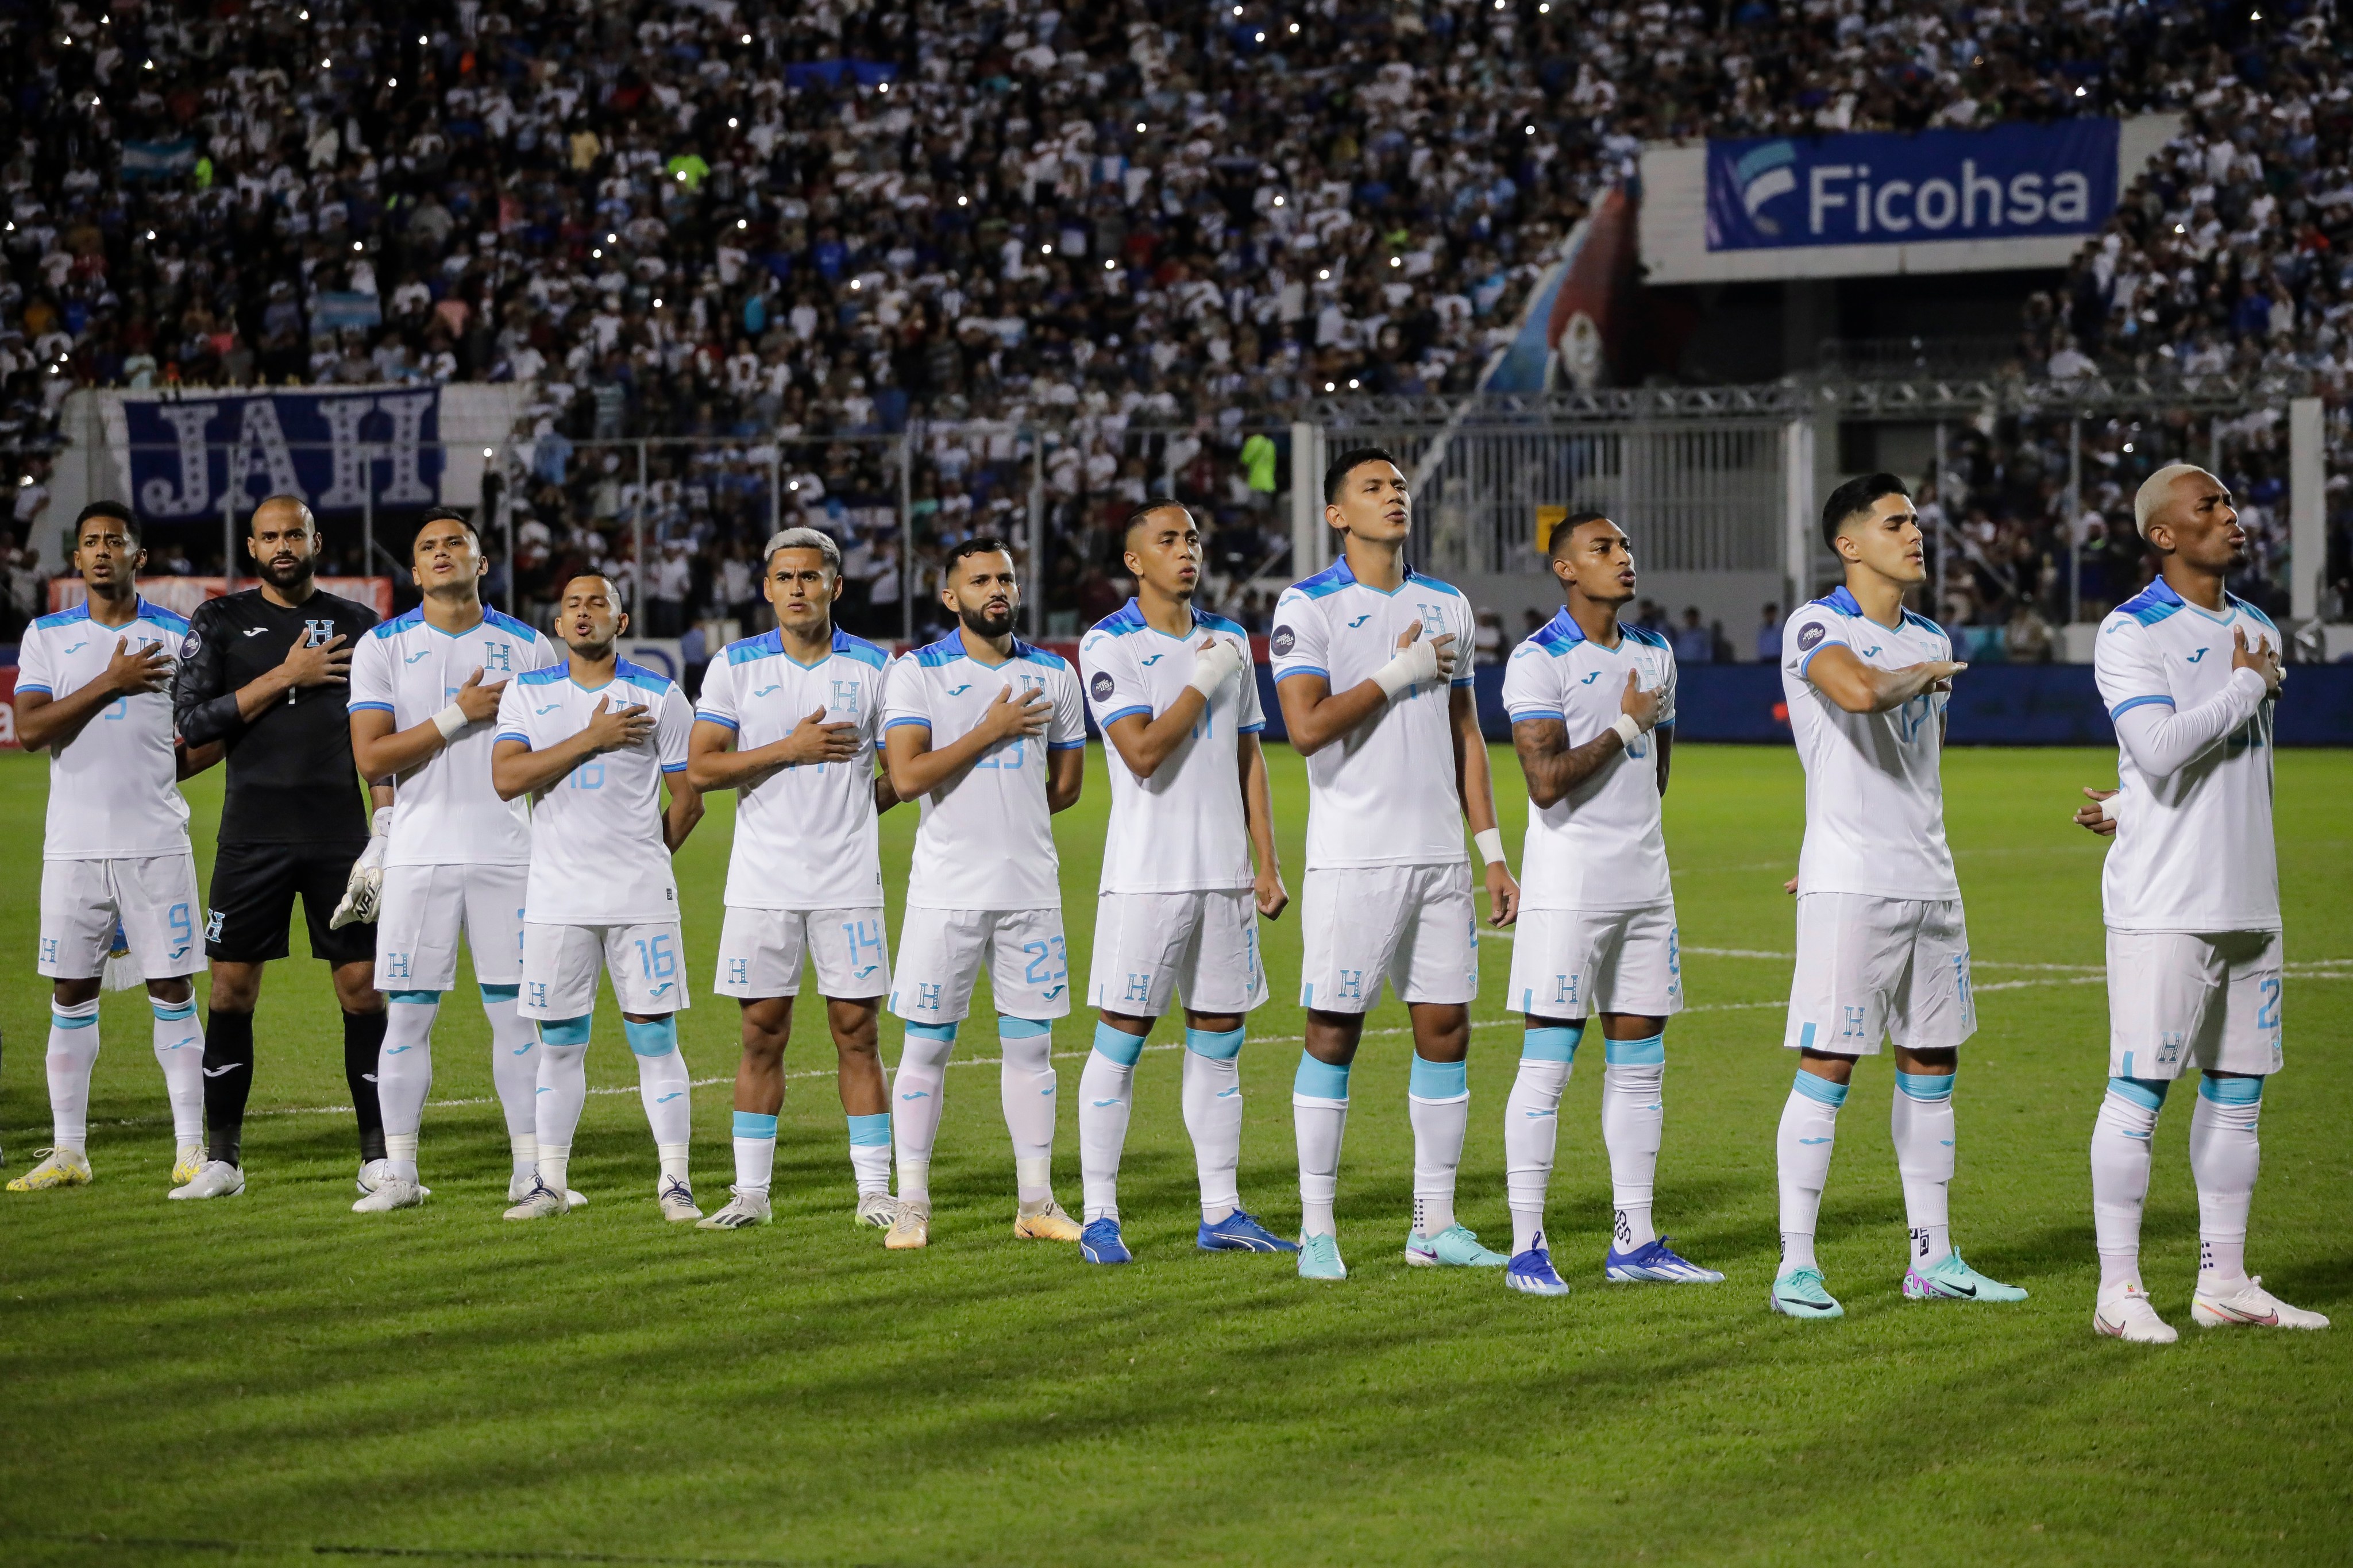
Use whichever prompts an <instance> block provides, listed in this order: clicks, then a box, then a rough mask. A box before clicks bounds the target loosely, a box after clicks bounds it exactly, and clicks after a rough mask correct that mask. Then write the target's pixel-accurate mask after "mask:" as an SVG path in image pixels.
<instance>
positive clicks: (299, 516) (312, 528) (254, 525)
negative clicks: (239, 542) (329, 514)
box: [245, 496, 319, 537]
mask: <svg viewBox="0 0 2353 1568" xmlns="http://www.w3.org/2000/svg"><path fill="white" fill-rule="evenodd" d="M265 522H267V523H269V524H274V525H275V526H276V527H277V528H278V529H280V530H281V531H282V530H284V529H286V528H287V527H289V526H290V525H295V524H299V525H300V527H301V530H302V531H303V532H305V533H316V532H317V531H319V520H318V519H317V518H316V517H313V516H312V515H311V506H310V503H309V502H308V501H305V500H303V499H302V498H301V496H270V497H269V498H268V499H266V500H263V501H262V503H261V504H260V505H259V506H258V507H255V508H254V509H253V513H252V515H251V516H249V517H248V518H247V519H246V520H245V531H246V533H247V534H248V536H253V537H258V536H259V534H260V532H261V530H262V526H263V524H264V523H265Z"/></svg>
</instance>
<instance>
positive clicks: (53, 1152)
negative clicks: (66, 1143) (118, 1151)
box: [8, 1149, 90, 1193]
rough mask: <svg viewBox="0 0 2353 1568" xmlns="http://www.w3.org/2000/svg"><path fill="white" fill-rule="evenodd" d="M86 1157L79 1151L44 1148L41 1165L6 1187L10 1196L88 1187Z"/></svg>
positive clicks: (87, 1156) (88, 1166) (88, 1164)
mask: <svg viewBox="0 0 2353 1568" xmlns="http://www.w3.org/2000/svg"><path fill="white" fill-rule="evenodd" d="M88 1185H90V1156H89V1155H87V1154H85V1153H83V1152H81V1151H80V1150H79V1149H44V1150H42V1151H41V1163H39V1164H37V1165H35V1166H34V1167H33V1168H32V1169H31V1170H29V1171H27V1172H26V1173H24V1174H23V1175H21V1176H19V1177H17V1178H16V1180H15V1181H13V1182H11V1183H9V1184H8V1190H9V1191H10V1192H12V1193H46V1192H47V1191H49V1190H50V1189H52V1188H54V1187H86V1186H88Z"/></svg>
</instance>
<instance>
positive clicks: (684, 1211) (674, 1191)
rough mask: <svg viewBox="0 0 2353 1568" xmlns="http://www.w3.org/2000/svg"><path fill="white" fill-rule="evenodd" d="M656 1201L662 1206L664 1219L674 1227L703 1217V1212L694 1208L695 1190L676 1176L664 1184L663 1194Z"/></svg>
mask: <svg viewBox="0 0 2353 1568" xmlns="http://www.w3.org/2000/svg"><path fill="white" fill-rule="evenodd" d="M654 1201H655V1202H656V1203H659V1205H661V1215H662V1218H664V1219H666V1220H668V1221H670V1223H671V1224H672V1225H682V1224H684V1223H685V1222H686V1221H688V1220H692V1219H701V1218H702V1210H701V1209H699V1208H697V1207H695V1206H694V1189H693V1188H692V1187H691V1186H689V1185H687V1184H685V1183H684V1182H682V1181H681V1180H680V1179H679V1178H678V1177H676V1176H672V1177H670V1179H669V1180H667V1181H665V1182H663V1183H662V1187H661V1194H660V1195H659V1197H657V1198H656V1199H655V1200H654Z"/></svg>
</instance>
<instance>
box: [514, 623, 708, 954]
mask: <svg viewBox="0 0 2353 1568" xmlns="http://www.w3.org/2000/svg"><path fill="white" fill-rule="evenodd" d="M600 698H601V699H604V700H606V703H607V710H608V711H609V710H612V709H617V708H627V707H628V706H630V705H631V704H633V703H643V704H645V706H646V708H647V709H648V710H649V711H650V712H651V713H652V714H653V716H654V732H653V736H652V738H651V739H650V740H649V741H648V742H645V743H644V744H641V745H637V746H628V747H624V748H623V749H621V750H620V751H617V752H606V753H605V754H604V755H603V756H601V757H591V758H589V759H588V761H586V762H585V763H581V764H580V765H579V766H578V767H576V768H575V769H573V770H572V771H571V772H570V773H567V774H565V776H564V777H563V778H560V779H558V780H556V782H555V783H554V784H551V785H550V786H549V787H548V790H547V793H546V794H544V795H541V796H540V797H539V800H538V802H537V803H536V804H535V805H533V807H532V812H531V880H530V882H529V884H528V885H527V887H526V889H525V890H524V893H523V913H524V918H525V919H526V920H528V921H533V923H536V924H542V925H596V926H602V925H634V924H639V923H645V922H654V921H675V920H676V919H678V883H677V881H676V880H675V879H673V878H672V876H671V875H670V851H669V849H667V848H666V847H663V844H662V800H661V775H662V774H663V773H683V772H685V771H686V735H687V731H689V730H690V729H691V728H692V727H693V724H694V710H693V709H691V708H690V707H688V706H687V701H686V697H685V695H684V694H683V693H682V692H681V691H680V690H679V689H678V687H677V685H676V684H675V683H673V682H672V681H670V680H669V679H666V678H664V677H662V676H659V675H656V674H655V673H654V672H653V671H652V670H650V669H645V668H640V667H638V666H637V665H634V664H631V663H630V662H629V661H628V659H622V660H621V661H620V664H619V667H618V668H617V669H616V670H615V671H614V674H613V679H611V681H609V682H607V684H606V685H603V686H599V687H596V688H593V689H591V688H588V687H584V686H582V685H580V684H579V683H578V682H576V681H575V680H574V679H572V671H571V667H570V665H569V664H568V663H566V664H557V665H550V666H549V667H548V668H544V669H534V670H531V671H529V672H527V673H525V674H522V675H518V676H516V677H515V678H514V679H513V680H512V682H510V683H509V684H508V686H507V689H506V695H505V696H504V697H501V699H500V700H499V725H498V738H499V739H500V740H501V741H521V742H522V743H523V744H524V745H526V746H528V747H530V748H531V749H532V750H533V751H534V752H543V751H546V750H547V749H548V748H549V747H551V746H559V745H562V744H563V743H564V742H566V741H568V740H570V739H572V737H573V736H575V735H576V734H578V733H579V732H580V731H583V730H585V729H586V728H587V727H588V720H589V717H590V715H591V714H593V713H594V712H595V711H596V703H597V700H598V699H600Z"/></svg>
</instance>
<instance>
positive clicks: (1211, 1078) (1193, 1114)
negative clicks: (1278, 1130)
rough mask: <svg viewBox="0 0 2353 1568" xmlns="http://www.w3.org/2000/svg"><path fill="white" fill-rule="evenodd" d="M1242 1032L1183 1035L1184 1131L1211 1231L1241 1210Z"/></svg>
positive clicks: (1203, 1031)
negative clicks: (1191, 1147)
mask: <svg viewBox="0 0 2353 1568" xmlns="http://www.w3.org/2000/svg"><path fill="white" fill-rule="evenodd" d="M1241 1048H1242V1031H1241V1030H1240V1029H1234V1030H1231V1031H1229V1032H1227V1033H1223V1034H1219V1033H1213V1032H1211V1031H1209V1030H1207V1029H1187V1030H1186V1031H1185V1071H1184V1082H1185V1091H1184V1092H1185V1131H1186V1132H1187V1135H1189V1136H1190V1137H1191V1138H1192V1140H1193V1166H1194V1169H1195V1170H1196V1171H1197V1172H1198V1173H1199V1175H1200V1180H1201V1221H1202V1223H1203V1224H1205V1225H1215V1224H1217V1223H1218V1222H1219V1220H1221V1219H1224V1218H1226V1217H1227V1216H1228V1215H1231V1214H1232V1213H1233V1212H1234V1211H1235V1210H1237V1209H1239V1208H1240V1207H1241V1206H1242V1194H1241V1187H1240V1184H1239V1182H1238V1181H1237V1179H1236V1174H1237V1173H1238V1171H1239V1170H1240V1166H1241V1160H1242V1073H1241V1063H1240V1061H1239V1060H1238V1059H1237V1058H1238V1057H1239V1056H1240V1051H1241Z"/></svg>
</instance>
